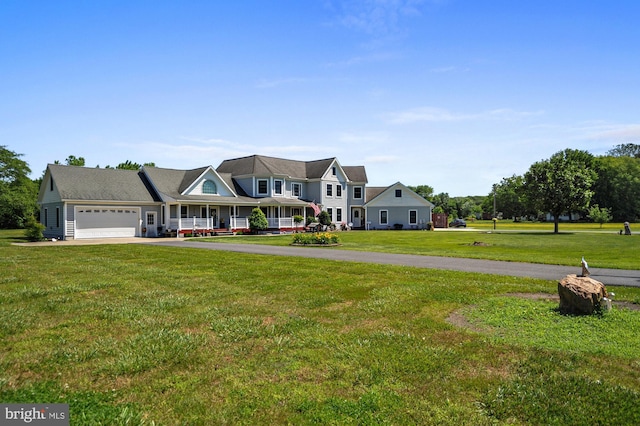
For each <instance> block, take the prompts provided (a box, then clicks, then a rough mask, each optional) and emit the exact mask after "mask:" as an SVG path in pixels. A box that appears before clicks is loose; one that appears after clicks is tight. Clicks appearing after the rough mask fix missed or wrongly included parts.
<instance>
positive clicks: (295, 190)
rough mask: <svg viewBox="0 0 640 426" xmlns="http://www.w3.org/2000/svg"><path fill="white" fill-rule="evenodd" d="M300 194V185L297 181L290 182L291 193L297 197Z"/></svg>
mask: <svg viewBox="0 0 640 426" xmlns="http://www.w3.org/2000/svg"><path fill="white" fill-rule="evenodd" d="M301 194H302V188H301V185H300V184H299V183H292V184H291V195H293V196H294V197H299V196H300V195H301Z"/></svg>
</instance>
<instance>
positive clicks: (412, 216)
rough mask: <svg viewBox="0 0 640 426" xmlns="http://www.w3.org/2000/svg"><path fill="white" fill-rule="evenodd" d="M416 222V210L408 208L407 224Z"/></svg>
mask: <svg viewBox="0 0 640 426" xmlns="http://www.w3.org/2000/svg"><path fill="white" fill-rule="evenodd" d="M417 223H418V210H409V225H416V224H417Z"/></svg>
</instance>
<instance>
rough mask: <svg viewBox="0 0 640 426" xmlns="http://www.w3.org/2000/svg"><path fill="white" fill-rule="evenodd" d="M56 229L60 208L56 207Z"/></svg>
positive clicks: (58, 223)
mask: <svg viewBox="0 0 640 426" xmlns="http://www.w3.org/2000/svg"><path fill="white" fill-rule="evenodd" d="M56 228H60V207H56Z"/></svg>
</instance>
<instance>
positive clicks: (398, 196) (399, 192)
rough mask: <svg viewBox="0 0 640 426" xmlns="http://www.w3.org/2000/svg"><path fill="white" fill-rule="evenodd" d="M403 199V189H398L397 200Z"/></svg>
mask: <svg viewBox="0 0 640 426" xmlns="http://www.w3.org/2000/svg"><path fill="white" fill-rule="evenodd" d="M401 197H402V189H396V198H401Z"/></svg>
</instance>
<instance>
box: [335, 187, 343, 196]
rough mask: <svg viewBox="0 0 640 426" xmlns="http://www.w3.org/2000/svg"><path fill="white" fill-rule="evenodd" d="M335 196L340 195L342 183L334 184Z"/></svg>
mask: <svg viewBox="0 0 640 426" xmlns="http://www.w3.org/2000/svg"><path fill="white" fill-rule="evenodd" d="M336 197H342V185H341V184H337V185H336Z"/></svg>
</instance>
